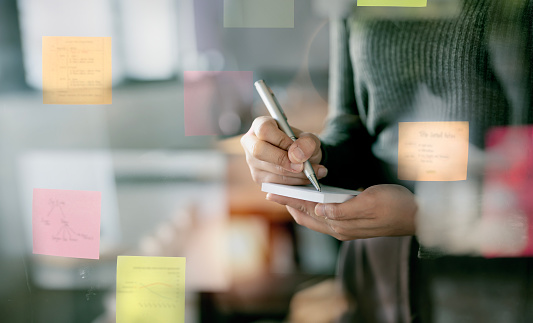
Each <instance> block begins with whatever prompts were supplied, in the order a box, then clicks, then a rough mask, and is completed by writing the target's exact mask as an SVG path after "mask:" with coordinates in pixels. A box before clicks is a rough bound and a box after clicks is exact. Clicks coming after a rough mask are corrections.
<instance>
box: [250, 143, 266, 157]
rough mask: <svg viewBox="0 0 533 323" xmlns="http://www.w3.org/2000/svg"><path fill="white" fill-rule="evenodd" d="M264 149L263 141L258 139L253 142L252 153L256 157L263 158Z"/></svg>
mask: <svg viewBox="0 0 533 323" xmlns="http://www.w3.org/2000/svg"><path fill="white" fill-rule="evenodd" d="M263 149H264V144H263V141H256V142H254V143H253V144H252V147H251V155H252V157H254V158H255V159H261V155H262V152H263Z"/></svg>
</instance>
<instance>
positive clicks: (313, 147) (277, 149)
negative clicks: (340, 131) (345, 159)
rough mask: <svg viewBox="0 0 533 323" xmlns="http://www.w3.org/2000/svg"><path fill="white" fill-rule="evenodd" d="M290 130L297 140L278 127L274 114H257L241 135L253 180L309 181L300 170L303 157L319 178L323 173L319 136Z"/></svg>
mask: <svg viewBox="0 0 533 323" xmlns="http://www.w3.org/2000/svg"><path fill="white" fill-rule="evenodd" d="M293 131H294V134H295V135H296V136H297V137H298V140H296V141H292V139H291V138H289V136H287V135H286V134H285V133H284V132H283V131H281V130H280V129H279V128H278V124H277V123H276V120H274V119H273V118H271V117H259V118H257V119H255V120H254V122H253V124H252V127H251V128H250V130H249V131H248V132H247V133H246V134H245V135H244V136H243V137H242V138H241V145H242V147H243V148H244V152H245V153H246V162H247V163H248V167H250V172H251V174H252V178H253V180H254V181H255V182H256V183H263V182H269V183H280V184H288V185H304V184H309V180H308V179H307V177H306V176H305V174H304V173H303V168H304V166H303V163H304V162H305V161H306V160H309V161H310V162H311V164H312V165H313V169H314V171H315V173H316V175H317V178H318V179H320V178H323V177H325V176H326V174H327V169H326V168H325V167H324V166H322V165H318V163H320V161H321V160H322V152H321V150H320V140H319V139H318V138H317V137H316V136H315V135H313V134H310V133H303V132H302V131H300V130H298V129H295V128H293Z"/></svg>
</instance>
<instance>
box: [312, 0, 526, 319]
mask: <svg viewBox="0 0 533 323" xmlns="http://www.w3.org/2000/svg"><path fill="white" fill-rule="evenodd" d="M460 2H461V10H460V12H459V14H458V15H454V16H453V17H442V18H431V19H394V20H392V19H380V18H375V17H373V18H365V16H364V14H361V13H359V14H357V15H354V16H352V17H350V18H349V19H347V20H345V21H333V22H331V36H330V42H331V44H330V46H331V64H330V107H329V108H330V110H329V116H328V120H327V124H326V130H325V132H324V133H323V134H322V136H321V141H322V144H323V145H322V149H323V156H324V158H323V163H324V165H325V166H326V167H328V170H329V173H328V176H327V177H326V178H325V179H324V182H325V183H327V184H331V185H337V186H341V187H347V188H359V187H368V186H370V185H375V184H381V183H398V184H402V185H404V186H406V187H408V188H410V189H413V190H414V185H413V184H414V183H413V182H407V181H399V180H398V178H397V158H398V154H397V151H398V147H397V146H398V122H402V121H468V122H469V126H470V127H469V132H470V133H469V139H470V142H471V144H472V145H473V146H476V147H479V148H480V149H483V148H484V146H485V142H484V136H485V134H486V132H487V130H488V129H489V128H490V127H493V126H498V125H509V124H524V123H527V124H532V123H533V111H532V110H533V109H532V105H531V102H532V100H531V98H532V92H533V91H530V89H531V88H532V84H533V82H532V74H533V73H529V71H530V69H531V58H533V55H532V53H533V46H532V43H533V37H532V35H533V32H532V31H533V19H532V17H533V4H532V3H531V1H529V0H460ZM428 5H431V1H428ZM356 10H361V9H360V8H357V9H356ZM398 10H400V9H398ZM407 10H409V9H407ZM411 10H424V9H411ZM347 170H350V171H348V172H347ZM415 193H416V192H415ZM413 246H415V247H413ZM413 248H415V249H413ZM414 250H416V244H413V243H411V238H409V237H402V238H374V239H366V240H356V241H351V242H348V243H345V244H344V246H343V250H342V252H341V256H340V262H339V274H340V276H341V278H342V280H343V283H344V287H345V290H346V291H347V293H348V295H350V297H352V298H354V299H355V302H356V303H357V307H358V308H357V310H353V308H351V310H350V311H349V312H348V313H346V315H345V316H344V322H359V321H361V322H409V321H425V322H427V321H431V320H432V318H433V319H436V320H437V321H439V322H461V319H463V321H465V322H467V321H469V320H470V321H471V322H472V321H478V322H481V321H483V322H491V321H492V322H497V321H501V320H502V319H504V320H507V319H511V321H517V320H518V319H520V320H522V319H525V320H526V321H527V319H528V318H529V319H531V320H533V311H531V310H530V308H533V296H532V295H533V292H531V291H533V283H532V281H533V280H531V279H528V277H529V276H531V275H533V272H532V268H533V267H532V266H533V263H532V262H531V260H530V259H518V260H508V261H507V260H501V261H499V260H494V261H492V260H484V259H479V258H468V259H460V258H454V259H452V260H450V258H449V257H444V258H440V260H435V261H434V262H433V263H430V264H428V263H427V260H417V259H416V252H413V251H414ZM413 254H415V256H414V257H413ZM421 256H422V258H424V257H427V258H429V257H430V256H431V254H430V253H428V252H427V251H424V250H423V249H422V252H421ZM428 268H430V269H428ZM442 268H447V269H442ZM422 272H424V273H423V274H420V273H422ZM465 272H466V273H465ZM414 273H416V274H414ZM418 274H420V276H417V277H414V276H413V275H415V276H416V275H418ZM462 275H466V276H464V277H463V276H462ZM468 275H470V276H468ZM508 275H510V277H511V278H509V276H508ZM458 276H461V277H462V278H461V279H457V277H458ZM420 277H426V278H427V277H431V278H427V279H422V278H420ZM465 277H470V278H466V279H467V280H466V281H465V280H464V279H465ZM408 278H410V279H408ZM428 281H431V282H428ZM443 281H444V282H446V283H445V285H443V286H445V287H446V288H447V289H446V291H447V293H448V294H447V295H448V298H451V300H456V301H457V302H458V304H459V305H457V304H455V305H454V304H451V305H450V304H445V308H446V309H445V310H444V312H442V311H441V309H442V308H444V307H442V306H441V305H442V302H443V299H442V297H440V296H439V295H443V294H442V292H439V290H441V288H440V287H438V286H440V285H438V284H439V283H438V282H443ZM470 281H473V282H474V283H468V282H470ZM506 282H513V283H512V284H515V285H516V288H515V289H512V290H511V289H509V290H508V291H507V294H506V295H505V297H507V298H508V299H509V302H510V303H512V304H514V305H513V306H511V307H509V306H508V305H509V304H507V305H505V304H502V303H501V302H499V301H498V300H499V299H501V298H499V297H503V296H500V291H501V286H507V285H505V284H506ZM469 284H474V285H469ZM515 285H513V286H515ZM464 288H467V289H468V290H469V291H473V292H474V295H476V296H475V297H473V298H470V299H465V298H461V296H460V295H465V290H464ZM476 288H477V289H476ZM479 288H480V289H479ZM513 288H514V287H513ZM523 289H524V290H529V292H523ZM439 293H440V294H439ZM476 293H477V294H476ZM424 295H431V297H429V296H428V298H427V299H431V301H427V302H424V301H422V300H423V299H426V298H425V296H424ZM476 297H478V298H479V300H478V301H476ZM448 298H446V299H445V301H449V299H448ZM469 302H470V303H469ZM430 303H431V304H430ZM498 303H499V304H498ZM461 304H462V305H461ZM469 304H473V305H472V306H471V307H469V306H470V305H469ZM480 304H481V307H479V305H480ZM483 304H484V305H483ZM454 306H455V307H454ZM461 306H463V307H467V309H466V312H462V311H461ZM476 306H478V307H476ZM480 308H482V310H480ZM463 309H464V308H463ZM470 310H471V311H470ZM505 315H507V316H505ZM515 319H517V320H515ZM507 321H508V320H507ZM518 321H519V320H518Z"/></svg>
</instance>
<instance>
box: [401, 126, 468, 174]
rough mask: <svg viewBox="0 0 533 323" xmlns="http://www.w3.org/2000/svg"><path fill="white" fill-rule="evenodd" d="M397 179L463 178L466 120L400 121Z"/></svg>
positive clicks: (466, 145) (466, 157)
mask: <svg viewBox="0 0 533 323" xmlns="http://www.w3.org/2000/svg"><path fill="white" fill-rule="evenodd" d="M398 128H399V139H398V178H399V179H401V180H411V181H460V180H466V176H467V166H468V137H469V135H468V122H467V121H449V122H400V123H399V125H398Z"/></svg>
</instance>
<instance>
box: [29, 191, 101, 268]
mask: <svg viewBox="0 0 533 323" xmlns="http://www.w3.org/2000/svg"><path fill="white" fill-rule="evenodd" d="M100 209H101V193H100V192H94V191H72V190H58V189H41V188H35V189H34V190H33V205H32V230H33V253H35V254H42V255H50V256H62V257H74V258H88V259H98V258H99V249H100Z"/></svg>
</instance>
